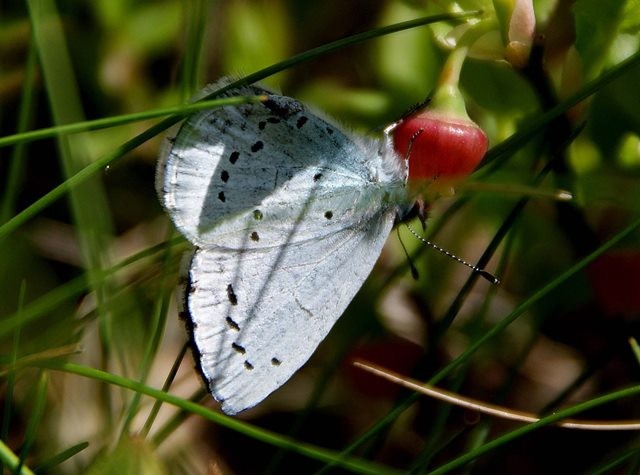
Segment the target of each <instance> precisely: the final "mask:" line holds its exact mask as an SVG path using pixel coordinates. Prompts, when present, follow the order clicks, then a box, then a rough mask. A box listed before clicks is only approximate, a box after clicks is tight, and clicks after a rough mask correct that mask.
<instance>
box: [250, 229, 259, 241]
mask: <svg viewBox="0 0 640 475" xmlns="http://www.w3.org/2000/svg"><path fill="white" fill-rule="evenodd" d="M251 240H252V241H255V242H258V241H259V240H260V236H259V235H258V233H257V232H255V231H254V232H252V233H251Z"/></svg>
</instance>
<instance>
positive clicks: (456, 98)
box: [391, 48, 489, 181]
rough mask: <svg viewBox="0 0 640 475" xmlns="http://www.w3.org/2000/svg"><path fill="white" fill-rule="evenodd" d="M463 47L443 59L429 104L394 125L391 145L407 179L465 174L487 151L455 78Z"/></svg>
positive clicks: (470, 170)
mask: <svg viewBox="0 0 640 475" xmlns="http://www.w3.org/2000/svg"><path fill="white" fill-rule="evenodd" d="M466 54H467V48H459V49H457V50H454V51H453V52H452V53H451V54H450V55H449V58H448V59H447V61H446V63H445V65H444V67H443V69H442V73H441V74H440V78H439V80H438V85H437V87H436V90H435V92H434V94H433V98H432V100H431V102H430V103H429V104H428V105H427V106H426V107H424V108H422V109H419V110H418V111H416V112H414V113H412V114H410V115H409V116H407V117H405V118H404V119H402V120H400V121H399V122H398V123H397V124H395V125H394V127H393V129H392V131H391V134H392V137H393V145H394V148H395V150H396V152H397V153H398V154H399V156H400V158H404V159H408V161H409V179H410V180H412V181H416V180H431V181H434V180H436V179H444V181H448V180H447V179H451V178H458V177H462V176H465V175H468V174H469V173H471V172H472V171H473V169H474V168H475V167H476V166H477V165H478V163H479V162H480V160H482V157H484V154H485V153H486V151H487V148H488V146H489V141H488V139H487V136H486V135H485V133H484V132H483V131H482V129H481V128H480V127H478V125H477V124H476V123H475V122H473V121H472V120H471V119H470V118H469V116H468V115H467V110H466V108H465V105H464V99H463V97H462V93H461V92H460V89H458V79H459V77H460V70H461V68H462V64H463V62H464V59H465V58H466Z"/></svg>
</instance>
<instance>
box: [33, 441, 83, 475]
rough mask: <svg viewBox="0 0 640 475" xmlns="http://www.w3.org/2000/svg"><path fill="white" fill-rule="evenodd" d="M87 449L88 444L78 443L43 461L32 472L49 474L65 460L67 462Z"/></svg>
mask: <svg viewBox="0 0 640 475" xmlns="http://www.w3.org/2000/svg"><path fill="white" fill-rule="evenodd" d="M87 447H89V442H80V443H79V444H76V445H73V446H71V447H69V448H68V449H65V450H63V451H62V452H60V453H58V454H56V455H54V456H53V457H51V458H50V459H48V460H45V461H44V462H42V463H41V464H40V465H38V466H37V467H35V468H34V469H33V470H34V472H35V473H37V474H39V473H49V472H50V471H51V469H53V468H54V467H57V466H58V465H60V464H61V463H62V462H65V461H66V460H69V459H70V458H71V457H73V456H74V455H77V454H79V453H80V452H82V451H83V450H84V449H86V448H87Z"/></svg>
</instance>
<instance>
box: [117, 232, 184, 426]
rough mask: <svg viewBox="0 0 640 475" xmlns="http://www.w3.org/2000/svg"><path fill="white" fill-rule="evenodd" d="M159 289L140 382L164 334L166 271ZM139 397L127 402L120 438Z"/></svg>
mask: <svg viewBox="0 0 640 475" xmlns="http://www.w3.org/2000/svg"><path fill="white" fill-rule="evenodd" d="M172 232H173V231H169V233H170V234H171V233H172ZM169 237H170V236H169ZM171 250H172V247H171V246H167V248H166V250H165V255H164V259H163V264H164V265H163V266H162V268H163V269H167V268H169V265H168V264H169V262H170V260H171V257H172V254H171ZM160 289H165V290H164V292H162V291H161V292H160V295H159V296H158V298H157V299H156V300H155V305H154V308H153V311H152V318H151V322H150V324H149V333H150V334H151V338H149V339H148V340H147V344H146V347H145V350H144V354H143V356H142V362H141V363H140V369H139V376H138V380H139V381H140V382H141V383H146V381H147V378H148V376H149V371H150V369H151V364H152V363H153V360H154V358H155V356H156V353H157V351H158V347H159V346H160V341H161V339H162V336H163V335H164V329H165V326H166V322H167V313H168V312H169V301H170V300H171V294H172V293H173V286H172V285H169V282H168V274H167V272H163V273H162V276H161V278H160ZM140 398H141V394H140V393H135V395H134V397H133V399H132V400H131V403H130V404H129V407H128V408H127V411H126V415H125V418H124V424H123V425H122V430H121V432H120V439H122V438H123V437H124V436H125V435H126V434H127V433H128V432H129V429H130V425H131V422H132V421H133V418H134V417H135V415H136V414H137V412H138V407H139V405H140Z"/></svg>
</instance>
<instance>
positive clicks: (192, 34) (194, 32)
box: [180, 0, 209, 100]
mask: <svg viewBox="0 0 640 475" xmlns="http://www.w3.org/2000/svg"><path fill="white" fill-rule="evenodd" d="M183 11H184V16H185V26H186V28H185V30H186V41H185V48H184V63H183V67H182V78H181V80H180V85H181V87H182V89H181V94H180V95H181V97H182V99H183V100H187V99H188V98H189V97H191V96H193V94H194V93H195V92H196V91H197V90H198V89H199V87H200V77H201V72H202V49H203V48H202V45H203V44H204V41H203V39H204V33H205V30H206V25H207V20H208V18H209V15H207V2H205V1H204V0H196V1H192V2H189V3H184V4H183Z"/></svg>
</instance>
